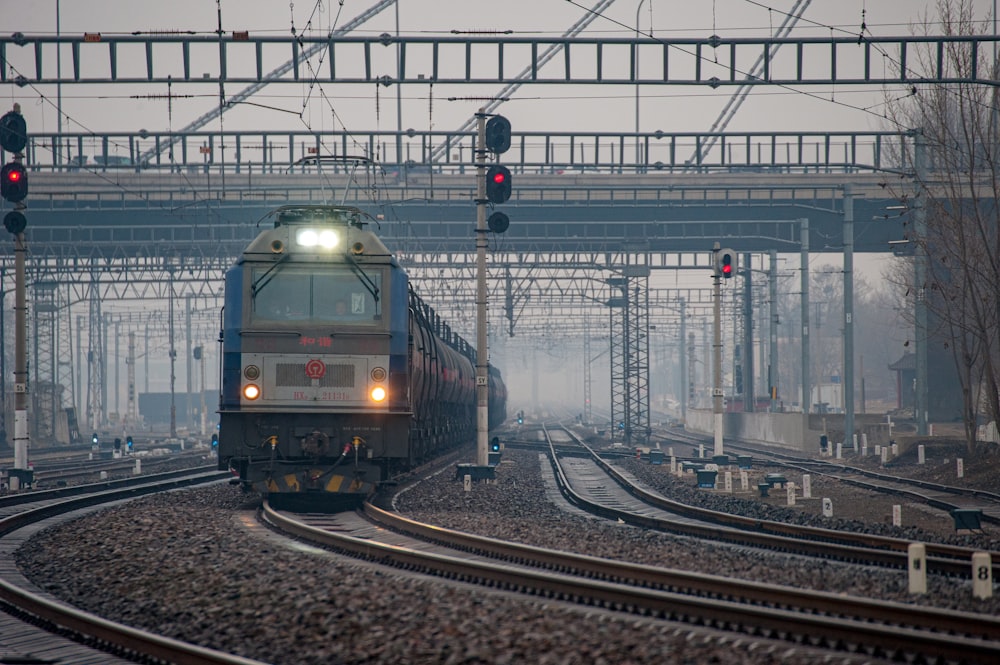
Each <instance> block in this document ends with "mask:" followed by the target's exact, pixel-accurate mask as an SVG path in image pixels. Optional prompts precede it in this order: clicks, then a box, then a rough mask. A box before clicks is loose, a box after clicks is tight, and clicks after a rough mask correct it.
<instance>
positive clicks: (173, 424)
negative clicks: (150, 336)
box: [167, 270, 177, 438]
mask: <svg viewBox="0 0 1000 665" xmlns="http://www.w3.org/2000/svg"><path fill="white" fill-rule="evenodd" d="M169 272H170V292H169V293H168V294H167V299H168V302H169V311H170V321H169V323H168V327H169V328H170V330H169V331H168V334H169V335H170V351H169V355H170V437H171V438H177V404H176V402H175V400H174V392H175V390H174V389H175V387H176V384H177V373H176V371H175V368H174V366H175V365H176V364H177V349H176V348H175V347H174V271H173V270H170V271H169Z"/></svg>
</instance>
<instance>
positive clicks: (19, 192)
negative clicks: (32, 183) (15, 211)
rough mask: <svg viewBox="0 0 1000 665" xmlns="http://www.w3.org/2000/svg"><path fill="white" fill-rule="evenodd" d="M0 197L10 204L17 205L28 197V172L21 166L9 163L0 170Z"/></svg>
mask: <svg viewBox="0 0 1000 665" xmlns="http://www.w3.org/2000/svg"><path fill="white" fill-rule="evenodd" d="M0 195H2V196H3V198H4V199H6V200H7V201H10V202H11V203H19V202H21V201H23V200H24V199H25V197H26V196H28V171H27V170H25V168H24V166H23V165H22V164H20V163H18V162H11V163H9V164H5V165H4V167H3V169H0Z"/></svg>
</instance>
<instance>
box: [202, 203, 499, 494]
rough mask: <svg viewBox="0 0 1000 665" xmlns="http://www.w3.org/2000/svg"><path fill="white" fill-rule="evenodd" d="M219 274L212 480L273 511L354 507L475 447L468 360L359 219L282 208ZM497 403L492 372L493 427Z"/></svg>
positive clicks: (466, 349) (340, 211) (334, 210)
mask: <svg viewBox="0 0 1000 665" xmlns="http://www.w3.org/2000/svg"><path fill="white" fill-rule="evenodd" d="M271 218H272V219H273V220H274V224H273V228H268V229H266V230H264V231H262V232H261V233H260V234H259V235H258V236H257V237H256V238H255V239H254V240H253V241H252V242H251V243H250V244H249V246H247V248H246V249H245V250H244V252H243V255H242V256H241V257H240V259H239V260H238V261H237V262H236V264H235V265H234V266H232V267H231V268H230V269H229V270H228V271H227V273H226V278H225V300H224V308H223V313H222V332H221V341H222V368H221V371H222V381H221V394H220V400H219V468H220V469H226V468H228V469H231V470H232V471H233V473H234V474H238V475H239V478H240V481H241V482H242V483H243V484H244V485H245V486H246V487H248V488H249V487H253V488H255V489H257V490H259V491H261V492H262V493H264V494H266V495H268V496H269V497H270V498H271V499H272V500H278V501H280V500H282V499H293V498H296V499H303V498H306V497H308V498H309V499H310V500H313V499H320V498H325V499H337V500H342V501H340V503H348V504H349V503H352V502H356V501H357V500H358V499H359V498H362V497H365V496H368V495H369V494H370V493H371V492H372V491H373V490H375V489H376V488H377V486H378V485H379V483H382V482H384V481H386V480H388V479H390V478H391V477H393V476H394V475H395V474H397V473H398V472H400V471H403V470H406V469H408V468H411V467H412V466H414V465H416V464H419V463H421V462H423V461H426V460H428V459H430V458H432V457H434V456H436V455H439V454H440V453H441V452H442V451H443V450H445V449H447V448H450V447H454V446H457V445H459V444H461V443H464V442H468V441H472V440H474V439H475V429H476V385H475V384H476V380H475V351H474V349H473V348H472V347H470V346H469V344H468V343H466V342H465V340H463V339H462V338H461V337H459V336H458V335H457V334H455V333H454V332H453V331H452V330H451V329H450V327H449V326H448V325H447V324H445V323H444V322H443V321H441V319H440V318H439V317H438V316H437V314H436V313H435V312H434V310H433V309H432V308H431V307H430V306H429V305H428V304H427V303H426V302H424V301H423V300H422V299H421V298H420V297H419V296H418V295H417V294H416V293H415V292H414V290H413V288H412V287H411V285H410V283H409V278H408V276H407V274H406V272H405V271H404V270H403V268H402V267H401V266H400V265H399V263H397V261H396V259H395V258H394V257H393V255H392V254H391V253H390V252H389V251H388V250H387V249H386V247H385V245H384V244H383V243H382V241H381V240H380V239H379V237H378V236H377V235H376V233H375V232H373V231H372V230H371V229H370V228H368V227H369V225H368V223H367V221H366V216H365V214H364V213H363V212H362V211H361V210H359V209H357V208H351V207H345V206H326V205H323V206H285V207H282V208H279V209H277V210H275V211H273V212H272V213H271ZM506 401H507V392H506V388H505V386H504V384H503V380H502V378H501V376H500V372H499V371H498V370H497V369H495V368H493V367H492V366H491V367H490V368H489V414H490V418H489V427H490V428H491V429H492V428H494V427H496V426H498V425H500V424H501V423H502V422H503V421H504V420H505V418H506Z"/></svg>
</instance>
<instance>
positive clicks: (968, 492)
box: [659, 432, 1000, 524]
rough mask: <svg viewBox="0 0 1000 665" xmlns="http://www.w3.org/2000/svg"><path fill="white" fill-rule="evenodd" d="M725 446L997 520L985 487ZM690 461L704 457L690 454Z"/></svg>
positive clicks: (687, 441) (999, 504)
mask: <svg viewBox="0 0 1000 665" xmlns="http://www.w3.org/2000/svg"><path fill="white" fill-rule="evenodd" d="M659 438H660V440H662V441H664V442H667V443H670V444H674V445H676V444H678V443H679V444H680V445H692V446H698V445H699V444H702V445H704V444H705V440H704V439H702V438H700V437H696V436H692V435H690V434H686V433H682V432H674V433H672V434H671V437H669V438H667V437H659ZM726 449H727V450H731V451H732V450H736V451H740V452H743V453H747V454H752V455H753V456H754V461H755V462H764V463H766V464H771V465H774V466H778V467H781V468H787V469H796V470H798V471H802V472H804V473H814V474H819V475H823V476H826V477H828V478H832V479H834V480H837V481H840V482H843V483H846V484H849V485H854V486H856V487H862V488H864V489H868V490H873V491H876V492H883V493H887V494H896V495H899V496H905V497H907V499H909V500H912V501H916V502H919V503H923V504H925V505H927V506H930V507H932V508H937V509H939V510H944V511H952V510H956V509H966V510H968V509H977V510H980V511H981V512H982V515H981V519H982V521H983V522H989V523H991V524H1000V494H998V493H996V492H989V491H985V490H980V489H975V488H970V487H958V486H956V485H945V484H943V483H933V482H928V481H925V480H919V479H916V478H905V477H902V476H894V475H890V474H888V473H880V472H877V471H871V470H868V469H862V468H859V467H854V466H850V465H849V464H846V463H843V462H837V461H833V460H823V459H814V458H811V457H803V456H801V455H793V454H791V453H789V452H783V451H779V450H774V449H773V448H763V447H761V446H754V445H751V444H749V443H746V442H727V443H726ZM691 459H692V461H704V460H698V459H697V458H691Z"/></svg>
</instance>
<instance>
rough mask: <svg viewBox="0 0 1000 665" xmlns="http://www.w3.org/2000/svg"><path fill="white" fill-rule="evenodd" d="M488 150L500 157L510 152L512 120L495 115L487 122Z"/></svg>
mask: <svg viewBox="0 0 1000 665" xmlns="http://www.w3.org/2000/svg"><path fill="white" fill-rule="evenodd" d="M486 148H487V149H488V150H489V151H490V152H494V153H496V154H498V155H500V154H503V153H505V152H507V151H508V150H510V120H508V119H507V118H505V117H503V116H502V115H495V116H493V117H492V118H490V119H489V120H487V121H486Z"/></svg>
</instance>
